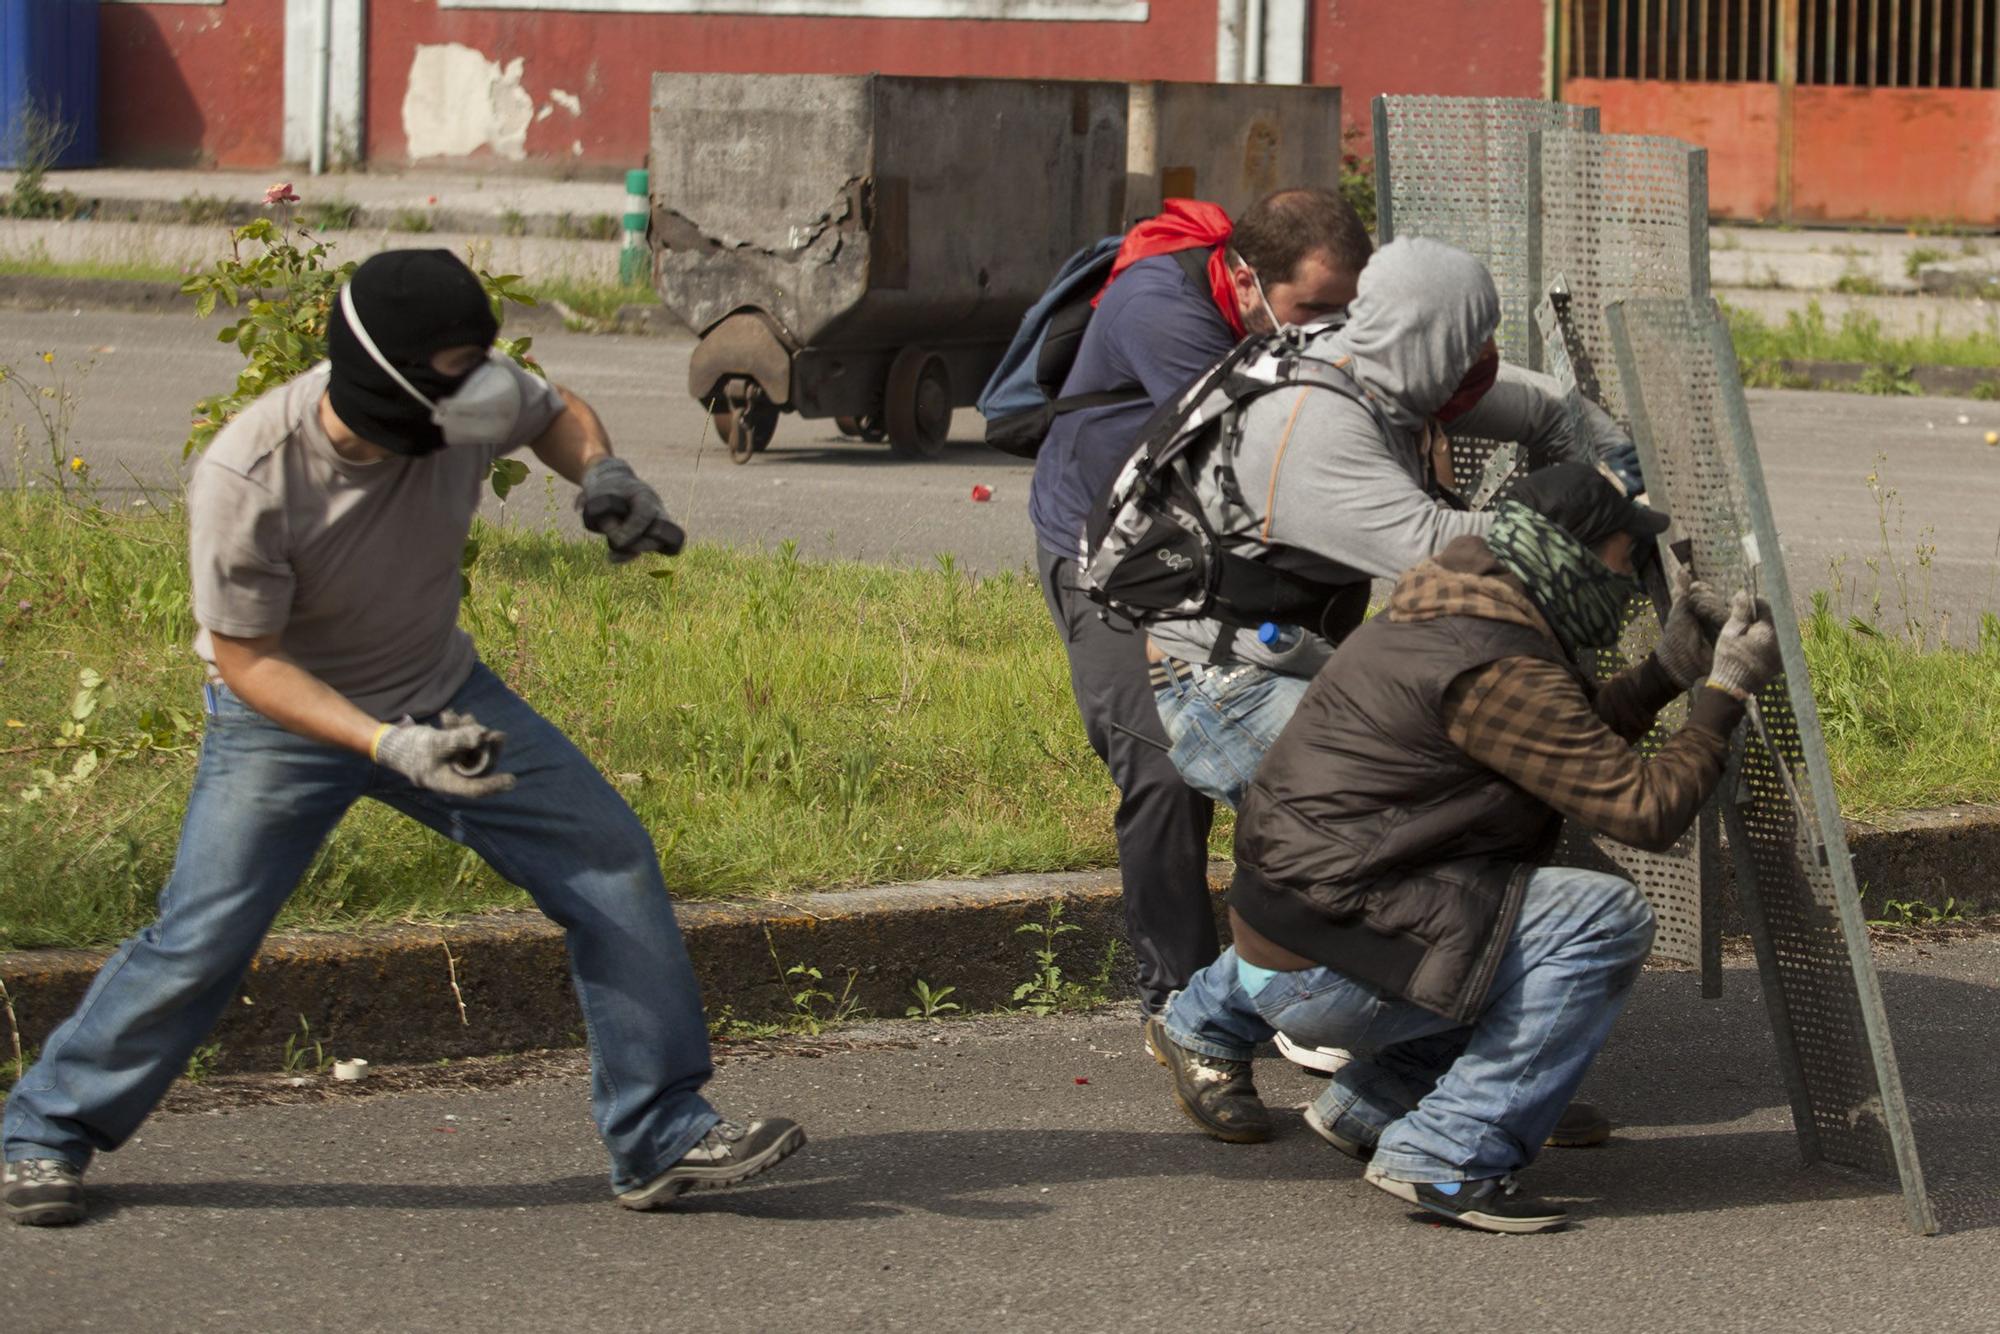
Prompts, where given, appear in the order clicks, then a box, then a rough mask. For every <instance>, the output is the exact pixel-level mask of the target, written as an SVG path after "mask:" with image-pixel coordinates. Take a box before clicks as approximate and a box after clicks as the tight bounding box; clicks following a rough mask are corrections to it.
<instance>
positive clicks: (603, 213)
mask: <svg viewBox="0 0 2000 1334" xmlns="http://www.w3.org/2000/svg"><path fill="white" fill-rule="evenodd" d="M621 202H622V200H621ZM327 205H328V201H325V200H320V201H314V202H313V203H309V204H305V205H300V206H298V216H299V217H300V218H302V219H305V220H307V221H308V222H310V221H311V220H312V219H313V218H314V217H316V216H317V213H318V210H319V209H320V208H323V207H326V206H327ZM332 207H335V208H337V209H338V211H339V212H340V213H341V214H343V215H344V218H343V220H342V221H341V223H340V226H339V227H337V228H334V229H333V230H335V231H343V230H345V231H351V230H355V229H358V228H381V229H383V230H385V231H408V232H410V234H411V235H412V236H422V235H424V234H425V233H427V232H471V233H474V234H478V235H486V236H541V237H547V238H549V239H550V240H556V241H616V240H617V239H618V238H619V236H620V234H621V231H620V225H619V218H620V215H619V213H618V212H617V211H613V210H609V209H604V210H599V211H596V212H590V213H578V212H570V213H543V212H536V213H527V212H518V211H505V210H494V209H477V208H471V209H468V208H457V207H454V206H451V205H437V204H408V205H393V206H392V205H380V204H376V205H368V204H359V203H352V202H345V201H342V200H341V199H340V197H339V194H338V191H337V190H336V192H335V196H334V201H333V203H332ZM273 216H275V215H274V213H273V212H272V210H271V209H270V207H268V206H267V205H266V204H264V202H263V201H262V200H261V199H259V200H243V199H236V200H222V199H217V198H214V197H212V196H209V197H204V198H203V199H202V200H201V203H200V205H199V206H198V207H194V208H190V207H189V205H188V203H187V201H185V200H167V199H134V198H120V197H116V196H108V195H107V196H99V197H94V198H89V199H82V198H79V199H78V200H77V211H76V213H75V214H74V215H73V217H72V218H71V219H70V220H71V221H76V222H152V223H170V224H175V225H179V224H188V225H193V226H201V225H204V224H209V223H213V224H214V225H216V226H219V227H241V226H243V225H244V224H245V223H247V222H253V221H255V220H256V219H258V218H269V217H273ZM417 218H421V219H422V221H423V226H422V230H421V231H416V230H412V228H411V226H410V223H411V222H412V220H413V219H417ZM322 230H326V229H325V228H324V227H322Z"/></svg>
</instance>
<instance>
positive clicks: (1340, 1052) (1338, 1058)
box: [1276, 1033, 1354, 1075]
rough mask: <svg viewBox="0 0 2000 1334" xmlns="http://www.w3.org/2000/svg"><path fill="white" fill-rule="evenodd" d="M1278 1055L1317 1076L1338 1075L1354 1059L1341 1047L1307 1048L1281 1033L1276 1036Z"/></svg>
mask: <svg viewBox="0 0 2000 1334" xmlns="http://www.w3.org/2000/svg"><path fill="white" fill-rule="evenodd" d="M1276 1041H1277V1044H1278V1054H1279V1055H1280V1056H1283V1057H1284V1058H1285V1059H1286V1060H1288V1061H1290V1062H1291V1063H1292V1064H1293V1065H1302V1066H1304V1067H1305V1068H1306V1069H1308V1070H1311V1071H1313V1072H1315V1073H1317V1074H1322V1075H1334V1074H1338V1073H1339V1072H1340V1070H1341V1068H1342V1067H1343V1066H1345V1065H1347V1064H1348V1062H1350V1061H1352V1060H1353V1059H1354V1055H1353V1053H1351V1052H1349V1051H1347V1050H1346V1049H1345V1048H1343V1047H1308V1046H1305V1045H1304V1044H1303V1043H1298V1042H1294V1041H1292V1040H1291V1039H1290V1038H1288V1037H1286V1036H1285V1035H1284V1034H1283V1033H1280V1034H1278V1036H1277V1039H1276Z"/></svg>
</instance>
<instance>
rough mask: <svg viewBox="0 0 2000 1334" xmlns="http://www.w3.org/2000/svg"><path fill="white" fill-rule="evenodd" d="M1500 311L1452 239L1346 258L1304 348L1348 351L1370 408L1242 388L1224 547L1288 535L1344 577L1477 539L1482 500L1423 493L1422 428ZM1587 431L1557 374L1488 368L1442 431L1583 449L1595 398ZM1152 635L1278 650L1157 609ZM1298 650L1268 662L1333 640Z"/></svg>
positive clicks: (1223, 655)
mask: <svg viewBox="0 0 2000 1334" xmlns="http://www.w3.org/2000/svg"><path fill="white" fill-rule="evenodd" d="M1499 323H1500V298H1499V296H1498V294H1497V293H1496V292H1495V291H1494V287H1493V278H1492V276H1491V275H1490V274H1488V273H1487V271H1486V266H1485V265H1483V264H1481V263H1480V262H1479V261H1478V260H1476V259H1474V258H1473V257H1472V256H1471V255H1468V254H1466V253H1465V252H1464V251H1462V250H1457V249H1454V248H1453V247H1451V246H1448V245H1444V244H1442V243H1440V242H1437V241H1429V240H1423V239H1420V238H1411V239H1407V240H1398V241H1393V242H1391V243H1390V244H1388V245H1386V246H1384V247H1382V249H1381V250H1380V251H1378V252H1377V253H1376V255H1375V257H1374V258H1373V259H1371V260H1370V261H1369V263H1368V267H1367V268H1365V269H1363V270H1362V271H1361V281H1360V285H1359V289H1358V291H1357V293H1356V295H1355V298H1354V304H1353V305H1352V306H1351V307H1349V310H1348V320H1347V323H1346V324H1345V325H1344V326H1343V327H1341V328H1339V329H1336V330H1332V331H1330V332H1327V333H1323V334H1320V335H1317V336H1316V337H1314V338H1313V340H1312V341H1311V343H1310V344H1309V345H1308V347H1309V350H1310V352H1311V354H1312V355H1315V356H1321V357H1326V358H1328V359H1331V360H1337V359H1339V358H1341V357H1347V358H1349V359H1350V360H1349V362H1348V369H1349V370H1350V371H1352V372H1353V374H1354V376H1355V378H1356V379H1358V380H1359V381H1360V382H1361V384H1362V386H1363V387H1364V388H1365V389H1367V390H1368V392H1369V394H1370V396H1371V397H1372V398H1373V399H1374V400H1375V402H1376V404H1377V405H1378V406H1379V407H1380V409H1381V412H1382V416H1383V417H1384V418H1385V419H1386V420H1387V423H1388V426H1389V432H1388V433H1387V434H1386V435H1385V434H1384V432H1383V430H1382V426H1381V425H1380V424H1379V423H1378V422H1377V420H1376V418H1375V416H1374V414H1372V413H1371V412H1369V411H1368V410H1367V409H1366V408H1364V407H1363V406H1361V405H1360V404H1358V403H1356V402H1354V401H1352V400H1351V399H1348V398H1344V397H1342V396H1341V395H1339V394H1336V393H1334V392H1332V391H1331V390H1327V389H1318V388H1310V387H1303V386H1302V387H1299V388H1287V389H1281V390H1278V391H1277V392H1275V393H1269V394H1265V395H1264V396H1262V397H1261V398H1257V399H1253V400H1252V401H1251V403H1250V406H1249V408H1248V409H1247V410H1246V411H1247V413H1248V415H1247V417H1246V418H1245V421H1244V431H1243V443H1242V447H1241V449H1240V450H1239V451H1238V453H1237V457H1236V477H1237V482H1238V484H1239V485H1240V487H1241V489H1242V493H1243V497H1244V499H1245V500H1246V502H1247V503H1248V508H1249V511H1250V522H1247V523H1246V522H1244V521H1243V517H1242V511H1240V510H1236V511H1234V512H1232V513H1231V515H1230V517H1229V520H1228V524H1227V527H1228V529H1230V530H1234V531H1244V530H1248V532H1247V535H1246V536H1244V537H1241V538H1239V539H1237V540H1236V541H1235V542H1233V543H1232V546H1233V547H1234V549H1236V550H1238V551H1241V552H1243V553H1245V554H1256V553H1257V552H1258V551H1260V550H1261V549H1262V548H1263V547H1265V546H1267V545H1271V546H1287V547H1298V548H1302V549H1304V550H1306V551H1309V552H1312V553H1313V554H1314V555H1317V556H1320V557H1322V558H1324V559H1326V560H1328V561H1331V562H1333V563H1334V564H1335V565H1336V566H1339V567H1342V568H1344V569H1345V570H1348V571H1351V572H1352V574H1353V576H1354V579H1355V581H1356V582H1363V581H1367V580H1371V579H1389V578H1394V577H1395V576H1397V575H1399V574H1401V573H1402V572H1403V571H1404V570H1406V569H1408V568H1409V567H1411V566H1412V565H1415V564H1417V563H1418V562H1420V561H1423V560H1425V559H1427V558H1428V557H1430V556H1432V555H1434V554H1435V553H1437V552H1438V551H1440V550H1442V549H1443V548H1444V547H1445V546H1446V545H1447V544H1449V543H1450V542H1451V541H1452V540H1453V539H1454V538H1458V537H1463V536H1465V535H1466V534H1468V533H1471V534H1476V535H1480V536H1484V535H1485V532H1486V530H1487V528H1488V527H1490V526H1491V524H1492V522H1493V517H1492V515H1491V514H1489V513H1467V512H1465V511H1462V510H1455V509H1451V508H1449V507H1447V506H1444V505H1441V504H1439V503H1438V501H1437V500H1435V499H1433V498H1432V496H1431V494H1430V493H1429V491H1428V490H1427V483H1428V480H1429V476H1430V468H1429V463H1428V458H1427V448H1426V427H1427V424H1428V423H1429V421H1430V420H1431V418H1432V416H1433V415H1435V413H1436V412H1437V410H1438V409H1439V408H1440V407H1442V406H1443V405H1444V403H1445V401H1446V400H1447V399H1449V398H1450V397H1451V395H1452V393H1453V392H1454V391H1455V390H1456V389H1457V388H1458V385H1459V382H1460V381H1461V380H1463V379H1464V378H1465V373H1466V372H1467V371H1468V370H1470V369H1471V367H1472V364H1473V362H1474V361H1476V360H1477V359H1478V357H1479V353H1480V351H1481V349H1483V348H1484V347H1485V345H1486V340H1487V339H1489V338H1491V337H1492V336H1493V331H1494V330H1495V329H1496V328H1497V327H1498V326H1499ZM1587 415H1588V416H1589V421H1588V422H1587V424H1586V426H1587V431H1588V434H1589V437H1590V438H1589V439H1583V440H1580V439H1578V438H1577V430H1576V426H1575V423H1574V418H1573V417H1572V415H1571V413H1570V409H1569V405H1568V401H1567V399H1566V397H1565V396H1564V394H1563V393H1562V391H1561V389H1560V387H1559V386H1558V385H1557V383H1556V381H1555V380H1554V379H1553V378H1552V377H1550V376H1546V375H1539V374H1537V373H1535V372H1533V371H1528V370H1523V369H1521V368H1518V367H1512V366H1503V367H1502V368H1501V371H1500V376H1499V379H1498V381H1497V382H1496V383H1495V384H1494V386H1493V388H1492V389H1491V390H1490V391H1489V392H1488V393H1487V394H1486V396H1485V397H1484V398H1483V399H1481V400H1480V402H1479V404H1478V405H1477V406H1476V407H1474V408H1473V409H1472V411H1470V412H1468V413H1466V414H1465V415H1463V416H1461V417H1460V418H1458V419H1457V420H1456V421H1454V422H1453V423H1452V433H1453V434H1455V435H1462V436H1465V437H1477V438H1482V439H1489V440H1512V441H1517V442H1519V443H1520V444H1522V445H1523V446H1524V447H1525V448H1526V450H1527V453H1528V457H1529V458H1530V459H1531V460H1532V461H1533V462H1534V463H1535V464H1536V465H1537V466H1539V465H1541V464H1543V463H1548V462H1559V461H1562V460H1565V459H1576V460H1579V461H1583V462H1594V461H1595V460H1596V458H1597V456H1598V455H1599V454H1600V453H1602V452H1605V451H1608V450H1609V449H1611V448H1613V447H1615V446H1616V445H1618V444H1621V443H1623V441H1624V437H1623V436H1622V435H1620V434H1619V432H1618V429H1617V427H1616V425H1615V424H1613V423H1612V421H1611V419H1610V418H1609V417H1608V416H1606V415H1605V414H1604V413H1602V412H1601V411H1597V412H1591V413H1587ZM1198 491H1199V494H1200V497H1201V500H1202V504H1203V507H1204V509H1205V510H1206V511H1207V513H1208V515H1209V518H1210V521H1211V522H1219V521H1220V517H1221V515H1222V513H1223V497H1222V494H1221V491H1220V489H1219V488H1218V487H1217V486H1216V483H1215V481H1214V477H1213V474H1212V473H1211V472H1208V471H1207V470H1204V471H1203V474H1202V476H1201V480H1200V485H1199V488H1198ZM1149 632H1150V634H1151V636H1152V639H1153V642H1154V643H1155V644H1157V645H1158V646H1159V648H1160V649H1161V651H1162V652H1164V653H1166V654H1167V655H1168V656H1169V657H1174V658H1179V659H1181V660H1183V661H1186V662H1251V663H1257V664H1259V665H1263V666H1271V667H1276V666H1277V665H1278V659H1277V658H1276V656H1275V655H1274V654H1272V653H1271V652H1270V651H1269V650H1267V649H1266V648H1265V647H1264V646H1263V645H1262V644H1260V643H1258V642H1257V637H1256V635H1255V634H1254V633H1252V632H1251V631H1247V630H1239V629H1237V628H1235V627H1233V626H1227V625H1223V624H1222V623H1221V622H1219V621H1212V620H1195V621H1159V622H1156V623H1154V624H1153V625H1152V626H1151V627H1150V631H1149ZM1324 647H1325V651H1324V652H1322V653H1317V654H1315V653H1311V652H1306V653H1302V654H1300V655H1299V656H1298V657H1297V658H1293V659H1291V660H1289V661H1288V662H1286V663H1285V665H1284V666H1283V668H1282V670H1285V671H1287V672H1289V673H1291V674H1294V675H1304V676H1310V675H1312V674H1313V673H1314V672H1316V671H1317V670H1318V668H1319V665H1320V663H1321V662H1323V661H1324V660H1325V658H1326V656H1327V655H1328V654H1330V653H1331V652H1332V648H1331V646H1324Z"/></svg>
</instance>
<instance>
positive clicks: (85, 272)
mask: <svg viewBox="0 0 2000 1334" xmlns="http://www.w3.org/2000/svg"><path fill="white" fill-rule="evenodd" d="M0 276H5V277H26V278H116V279H121V280H124V281H127V282H155V283H173V284H174V285H176V286H179V285H180V283H181V282H183V281H184V280H185V279H186V278H187V272H186V271H185V270H183V269H180V268H176V267H174V266H172V265H168V264H156V263H150V262H147V261H143V260H136V261H133V262H130V263H122V262H121V263H112V262H99V261H88V262H69V261H62V262H58V261H56V260H51V259H43V258H40V257H38V256H36V255H33V254H29V255H7V256H0ZM535 296H536V299H537V300H539V301H540V302H541V303H542V304H544V305H549V304H552V303H554V302H557V301H560V302H561V303H562V304H563V305H564V306H566V307H568V308H569V309H570V310H572V311H574V312H575V313H576V314H578V315H581V316H584V317H585V318H587V319H590V320H601V321H606V322H609V321H613V320H615V319H617V317H618V312H619V310H620V309H621V308H623V307H625V306H630V305H644V306H657V305H658V304H660V295H659V293H657V292H655V291H654V290H653V289H652V288H650V287H627V286H623V285H621V284H618V283H585V282H577V281H575V280H574V279H556V280H551V281H548V282H538V283H537V284H536V285H535Z"/></svg>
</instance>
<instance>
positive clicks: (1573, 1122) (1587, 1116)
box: [1549, 1102, 1611, 1149]
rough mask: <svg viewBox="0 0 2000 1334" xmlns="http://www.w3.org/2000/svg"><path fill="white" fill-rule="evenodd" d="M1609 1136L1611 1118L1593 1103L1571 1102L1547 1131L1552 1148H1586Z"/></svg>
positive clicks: (1601, 1141)
mask: <svg viewBox="0 0 2000 1334" xmlns="http://www.w3.org/2000/svg"><path fill="white" fill-rule="evenodd" d="M1610 1138H1611V1118H1610V1117H1607V1116H1606V1115H1605V1114H1604V1113H1603V1112H1601V1111H1599V1110H1598V1109H1597V1106H1596V1104H1595V1103H1588V1102H1573V1103H1571V1104H1570V1105H1569V1106H1568V1107H1567V1108H1565V1109H1564V1111H1563V1114H1562V1120H1560V1121H1558V1122H1556V1128H1555V1129H1554V1130H1551V1131H1550V1132H1549V1147H1550V1148H1552V1149H1588V1148H1590V1147H1591V1146H1592V1145H1596V1144H1602V1143H1604V1141H1605V1140H1608V1139H1610Z"/></svg>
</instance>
